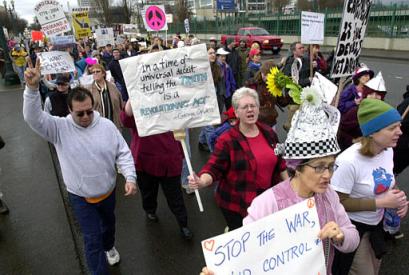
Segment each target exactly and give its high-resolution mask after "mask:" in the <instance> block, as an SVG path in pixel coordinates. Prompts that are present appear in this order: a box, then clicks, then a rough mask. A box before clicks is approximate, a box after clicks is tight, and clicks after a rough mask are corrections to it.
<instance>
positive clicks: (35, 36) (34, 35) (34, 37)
mask: <svg viewBox="0 0 409 275" xmlns="http://www.w3.org/2000/svg"><path fill="white" fill-rule="evenodd" d="M43 39H44V34H43V33H42V32H40V31H31V41H34V42H36V41H43Z"/></svg>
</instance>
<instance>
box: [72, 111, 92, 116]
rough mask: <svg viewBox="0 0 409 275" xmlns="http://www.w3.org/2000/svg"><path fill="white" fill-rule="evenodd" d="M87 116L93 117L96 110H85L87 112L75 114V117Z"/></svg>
mask: <svg viewBox="0 0 409 275" xmlns="http://www.w3.org/2000/svg"><path fill="white" fill-rule="evenodd" d="M85 114H87V116H91V115H93V114H94V110H85V111H79V112H75V115H76V116H78V117H83V116H85Z"/></svg>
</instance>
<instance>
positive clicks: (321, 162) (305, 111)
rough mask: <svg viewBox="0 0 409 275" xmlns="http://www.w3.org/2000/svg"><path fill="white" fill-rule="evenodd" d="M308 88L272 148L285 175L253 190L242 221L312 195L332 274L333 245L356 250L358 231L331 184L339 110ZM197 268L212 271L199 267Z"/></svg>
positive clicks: (319, 233) (282, 207) (267, 213)
mask: <svg viewBox="0 0 409 275" xmlns="http://www.w3.org/2000/svg"><path fill="white" fill-rule="evenodd" d="M309 89H310V90H306V92H305V95H306V96H305V97H304V98H309V99H312V100H311V102H309V100H307V99H304V102H303V103H302V104H301V106H300V110H299V111H297V112H296V113H295V115H294V119H293V123H292V125H291V128H290V130H289V133H288V136H287V139H286V141H285V143H284V144H278V145H277V150H276V151H277V153H280V154H282V155H283V158H284V159H285V160H286V162H287V169H288V172H289V174H290V178H288V179H286V180H284V181H282V182H280V183H279V184H277V185H275V186H274V187H272V188H269V189H268V190H266V191H265V192H264V193H262V194H261V195H259V196H257V197H256V198H255V199H254V200H253V202H252V203H251V205H250V207H249V208H248V209H247V212H248V216H247V217H246V218H245V219H244V220H243V224H249V223H251V222H254V221H257V220H259V219H262V218H263V217H266V216H268V215H271V214H273V213H275V212H277V211H280V210H282V209H285V208H287V207H290V206H292V205H294V204H297V203H299V202H302V201H304V200H306V199H310V198H314V200H315V205H316V208H317V212H318V218H319V224H320V230H319V232H318V236H317V237H318V238H319V239H321V240H322V246H323V250H324V256H325V264H326V269H327V274H329V275H331V274H332V273H331V268H332V263H333V258H334V253H335V248H336V249H338V250H339V251H343V252H351V251H353V250H355V249H356V248H357V247H358V244H359V235H358V231H357V230H356V228H355V226H354V225H353V224H351V221H350V220H349V218H348V215H347V213H346V212H345V209H344V207H343V206H342V204H341V203H340V201H339V197H338V195H337V193H336V192H335V191H334V190H333V189H332V187H331V185H330V180H331V176H332V174H333V173H334V170H335V167H336V166H335V155H336V154H337V153H338V152H339V151H340V149H339V146H338V144H337V141H336V132H337V128H338V125H339V120H340V113H339V111H338V110H337V109H336V108H335V107H332V106H329V105H327V104H325V103H324V104H321V100H322V99H321V98H320V97H319V95H318V94H317V93H315V92H314V91H312V92H311V88H309ZM303 93H304V91H303ZM307 94H309V96H307ZM302 98H303V97H302ZM201 274H203V275H210V274H213V272H211V271H210V270H208V269H207V268H204V269H203V270H202V273H201Z"/></svg>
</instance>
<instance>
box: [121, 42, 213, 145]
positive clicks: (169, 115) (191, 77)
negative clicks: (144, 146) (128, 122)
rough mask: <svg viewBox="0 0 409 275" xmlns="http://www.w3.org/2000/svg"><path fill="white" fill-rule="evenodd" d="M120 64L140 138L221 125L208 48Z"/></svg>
mask: <svg viewBox="0 0 409 275" xmlns="http://www.w3.org/2000/svg"><path fill="white" fill-rule="evenodd" d="M119 63H120V65H121V69H122V72H123V75H124V79H125V84H126V87H127V90H128V93H129V98H130V100H131V105H132V110H133V113H134V118H135V123H136V126H137V128H138V133H139V135H140V136H142V137H143V136H150V135H154V134H160V133H165V132H168V131H174V130H178V129H187V128H194V127H203V126H208V125H214V124H219V123H220V113H219V107H218V104H217V96H216V91H215V87H214V83H213V77H212V72H211V70H210V63H209V59H208V55H207V50H206V45H205V44H200V45H195V46H191V47H184V48H178V49H173V50H166V51H160V52H155V53H151V54H143V55H138V56H134V57H129V58H125V59H121V60H119Z"/></svg>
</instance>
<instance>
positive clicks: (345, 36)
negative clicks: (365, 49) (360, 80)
mask: <svg viewBox="0 0 409 275" xmlns="http://www.w3.org/2000/svg"><path fill="white" fill-rule="evenodd" d="M372 3H373V0H361V1H353V0H345V4H344V13H343V16H342V22H341V26H340V32H339V37H338V44H337V49H336V52H335V56H334V61H333V65H332V71H331V77H332V78H337V77H344V76H349V75H352V73H353V72H354V70H355V68H356V67H358V66H359V63H358V58H359V55H360V54H361V49H362V43H363V41H364V37H365V31H366V27H367V25H368V20H369V10H370V8H371V5H372Z"/></svg>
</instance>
